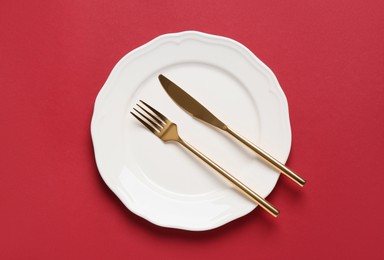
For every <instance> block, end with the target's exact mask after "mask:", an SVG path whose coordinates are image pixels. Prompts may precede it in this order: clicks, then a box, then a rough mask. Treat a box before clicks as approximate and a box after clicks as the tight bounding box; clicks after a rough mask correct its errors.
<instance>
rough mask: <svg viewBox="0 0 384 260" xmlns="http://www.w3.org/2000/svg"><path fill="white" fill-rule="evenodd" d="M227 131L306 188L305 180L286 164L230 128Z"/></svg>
mask: <svg viewBox="0 0 384 260" xmlns="http://www.w3.org/2000/svg"><path fill="white" fill-rule="evenodd" d="M225 131H227V132H228V133H229V134H230V135H232V136H233V137H235V138H236V139H237V140H239V141H240V142H242V143H243V144H245V145H246V146H248V147H249V148H251V149H252V150H253V151H254V152H256V153H257V154H258V155H259V156H260V157H261V158H263V159H264V160H265V161H266V162H268V163H269V164H270V165H272V166H273V167H275V168H276V169H277V170H279V171H280V172H282V173H283V174H284V175H285V176H287V177H288V178H290V179H291V180H293V181H294V182H296V183H297V184H299V185H300V186H301V187H303V186H304V184H305V182H306V181H305V180H304V179H303V178H301V177H300V176H299V175H297V174H296V173H294V172H293V171H291V170H290V169H288V168H287V167H286V166H285V165H284V164H282V163H281V162H279V161H278V160H276V159H275V158H273V157H272V156H271V155H269V154H268V153H267V152H265V151H264V150H262V149H261V148H259V147H257V146H256V145H255V144H253V143H251V142H250V141H249V140H247V139H246V138H244V137H242V136H241V135H239V134H238V133H236V132H235V131H233V130H232V129H230V128H229V127H227V128H226V129H225Z"/></svg>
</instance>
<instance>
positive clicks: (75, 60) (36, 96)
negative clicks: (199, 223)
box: [0, 0, 384, 259]
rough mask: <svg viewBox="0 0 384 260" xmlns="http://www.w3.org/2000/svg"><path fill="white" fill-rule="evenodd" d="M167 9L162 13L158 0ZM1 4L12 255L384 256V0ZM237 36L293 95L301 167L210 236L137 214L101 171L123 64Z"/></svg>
mask: <svg viewBox="0 0 384 260" xmlns="http://www.w3.org/2000/svg"><path fill="white" fill-rule="evenodd" d="M158 2H159V3H158ZM158 2H157V1H145V0H134V1H133V0H131V1H106V0H96V1H90V0H81V1H80V0H79V1H71V0H69V1H51V0H49V1H48V0H42V1H19V0H12V1H1V3H0V94H1V102H0V120H1V126H0V138H1V142H0V162H1V163H0V169H1V173H0V206H1V213H0V258H1V259H103V258H104V259H118V258H119V259H144V258H152V259H154V258H159V259H199V258H200V259H204V258H221V259H230V258H232V259H234V258H239V257H240V256H242V257H243V258H246V259H265V258H267V259H268V258H280V259H282V258H287V259H329V258H330V259H341V258H342V259H351V258H356V259H363V258H367V259H368V258H370V257H371V258H376V259H378V258H383V257H384V254H383V246H382V242H383V240H382V239H381V237H382V233H383V231H384V229H383V221H382V219H383V216H382V214H383V212H384V211H383V205H382V202H383V193H382V191H381V190H382V188H383V184H384V182H383V181H384V173H383V167H382V163H383V161H384V160H383V149H384V120H383V119H384V116H383V112H384V102H383V99H384V73H383V69H384V4H383V3H384V2H383V1H379V0H377V1H369V0H365V1H340V0H339V1H335V0H332V1H331V0H327V1H324V0H322V1H320V0H319V1H304V0H303V1H300V0H292V1H274V0H272V1H271V0H265V1H242V0H237V1H207V0H204V1H203V0H196V1H165V0H163V1H158ZM191 29H193V30H199V31H203V32H207V33H211V34H217V35H222V36H226V37H230V38H233V39H235V40H237V41H239V42H241V43H243V44H244V45H245V46H247V47H248V48H249V49H250V50H251V51H253V52H254V53H255V54H256V55H257V56H258V57H259V58H260V59H261V60H262V61H263V62H264V63H266V64H267V66H269V67H270V68H271V69H272V70H273V71H274V73H275V74H276V76H277V78H278V79H279V82H280V84H281V86H282V88H283V90H284V92H285V94H286V96H287V98H288V103H289V108H290V116H291V124H292V135H293V144H292V151H291V154H290V157H289V160H288V162H287V164H288V166H289V167H290V168H292V169H294V170H296V171H297V172H298V173H300V174H301V175H302V176H303V177H305V178H306V179H307V180H308V183H307V185H306V186H305V187H304V188H303V189H300V188H299V187H297V186H296V185H295V184H293V183H292V182H290V181H288V180H287V179H286V178H281V179H280V180H279V182H278V184H277V186H276V188H275V190H274V191H273V193H272V194H271V195H270V196H269V197H268V199H269V200H270V201H271V202H272V203H273V204H274V205H276V206H278V208H279V209H280V210H281V214H280V216H279V217H278V218H277V219H273V218H272V217H270V216H269V215H268V214H267V213H265V212H264V211H262V210H260V208H257V209H256V210H255V211H254V212H252V213H251V214H249V215H247V216H245V217H243V218H240V219H238V220H236V221H233V222H231V223H229V224H227V225H225V226H223V227H220V228H218V229H215V230H211V231H206V232H187V231H180V230H173V229H166V228H161V227H157V226H154V225H152V224H150V223H148V222H147V221H145V220H143V219H141V218H139V217H137V216H136V215H134V214H132V213H131V212H130V211H129V210H127V209H126V208H125V207H124V206H123V205H122V203H120V201H119V200H118V199H117V198H116V197H115V196H114V194H113V193H112V192H111V191H109V189H108V188H107V187H106V185H105V184H104V183H103V181H102V179H101V178H100V175H99V173H98V171H97V168H96V165H95V159H94V154H93V147H92V141H91V136H90V120H91V116H92V112H93V104H94V101H95V97H96V95H97V93H98V92H99V90H100V88H101V87H102V86H103V84H104V82H105V80H106V79H107V77H108V75H109V73H110V71H111V70H112V68H113V66H114V65H115V64H116V63H117V61H118V60H119V59H120V58H122V57H123V56H124V55H125V54H126V53H128V52H129V51H131V50H133V49H134V48H136V47H138V46H140V45H142V44H144V43H146V42H148V41H149V40H151V39H153V38H154V37H156V36H158V35H160V34H164V33H168V32H179V31H183V30H191Z"/></svg>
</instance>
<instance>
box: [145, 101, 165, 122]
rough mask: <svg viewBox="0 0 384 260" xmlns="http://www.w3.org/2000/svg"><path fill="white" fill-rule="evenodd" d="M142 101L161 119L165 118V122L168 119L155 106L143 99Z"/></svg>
mask: <svg viewBox="0 0 384 260" xmlns="http://www.w3.org/2000/svg"><path fill="white" fill-rule="evenodd" d="M140 102H141V103H143V104H144V105H145V106H146V107H148V108H149V109H150V110H151V111H152V112H153V113H155V114H156V115H157V116H158V117H160V119H161V120H163V121H164V122H166V121H167V120H168V119H167V118H166V117H165V116H164V115H163V114H161V113H160V112H159V111H157V110H156V109H154V108H153V107H151V106H150V105H148V104H147V103H145V102H144V101H143V100H140Z"/></svg>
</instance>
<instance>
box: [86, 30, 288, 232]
mask: <svg viewBox="0 0 384 260" xmlns="http://www.w3.org/2000/svg"><path fill="white" fill-rule="evenodd" d="M160 73H162V74H164V75H165V76H167V77H169V78H170V79H171V80H172V81H174V82H175V83H177V84H178V85H179V86H181V87H182V88H184V89H185V90H186V91H187V92H188V93H190V94H191V95H192V96H194V97H195V98H196V99H197V100H199V101H200V102H201V103H202V104H204V105H205V106H206V107H207V108H208V109H209V110H211V111H212V112H213V113H214V114H215V115H217V116H218V117H219V118H220V119H221V120H222V121H223V122H225V123H226V124H228V125H229V126H231V127H232V128H233V129H235V130H237V131H238V132H239V133H240V134H242V135H243V136H245V137H247V138H248V139H250V140H251V141H253V142H254V143H256V144H258V145H259V146H260V147H262V148H263V149H264V150H266V151H267V152H269V153H270V154H272V155H273V156H274V157H276V158H277V159H278V160H280V161H282V162H285V161H286V159H287V157H288V154H289V150H290V146H291V129H290V123H289V115H288V105H287V100H286V98H285V95H284V93H283V91H282V89H281V87H280V86H279V83H278V82H277V79H276V77H275V76H274V74H273V73H272V71H271V70H270V69H269V68H268V67H267V66H265V65H264V64H263V63H262V62H261V61H260V60H259V59H258V58H257V57H256V56H255V55H254V54H252V53H251V52H250V51H249V50H248V49H247V48H246V47H244V46H243V45H241V44H240V43H238V42H236V41H234V40H231V39H228V38H224V37H220V36H214V35H209V34H205V33H200V32H194V31H187V32H181V33H174V34H167V35H163V36H160V37H158V38H156V39H154V40H152V41H150V42H149V43H147V44H145V45H143V46H141V47H140V48H137V49H135V50H133V51H131V52H130V53H128V54H127V55H126V56H125V57H123V58H122V59H121V60H120V61H119V62H118V63H117V64H116V66H115V67H114V69H113V70H112V72H111V75H110V76H109V78H108V80H107V81H106V83H105V85H104V86H103V88H102V89H101V91H100V93H99V94H98V96H97V99H96V103H95V109H94V114H93V118H92V124H91V132H92V139H93V144H94V148H95V156H96V162H97V166H98V169H99V171H100V174H101V176H102V178H103V179H104V181H105V182H106V184H107V185H108V186H109V188H110V189H111V190H112V191H113V192H114V193H115V194H116V195H117V196H118V197H119V198H120V200H121V201H122V202H123V203H124V205H125V206H126V207H127V208H128V209H129V210H131V211H132V212H134V213H135V214H137V215H139V216H141V217H143V218H145V219H147V220H148V221H150V222H152V223H154V224H157V225H160V226H164V227H172V228H179V229H186V230H208V229H212V228H216V227H218V226H221V225H223V224H225V223H227V222H229V221H232V220H234V219H236V218H239V217H241V216H243V215H245V214H247V213H249V212H250V211H252V210H253V209H254V208H255V207H256V204H254V203H253V202H252V201H250V200H249V199H247V198H246V197H244V196H243V195H242V194H240V193H239V192H238V191H237V190H236V189H235V188H234V187H232V185H231V184H229V183H227V181H226V180H225V179H223V178H222V177H221V176H220V175H219V174H217V173H216V172H214V171H213V170H211V169H210V168H209V167H208V166H207V165H205V164H204V163H203V162H201V161H199V160H198V159H197V158H195V157H194V156H193V155H192V154H190V153H188V152H187V151H186V150H183V148H182V147H181V146H179V145H177V144H174V143H171V144H165V143H163V142H162V141H161V140H160V139H159V138H157V137H156V136H155V135H153V134H152V133H151V132H149V131H148V130H147V129H145V128H144V127H143V126H142V125H141V124H140V123H139V122H138V121H137V120H136V119H135V118H133V117H132V116H131V115H130V113H129V112H130V111H131V110H132V108H133V107H134V106H135V103H136V102H137V101H138V100H139V99H142V100H144V101H146V102H148V103H149V104H151V105H152V106H154V107H155V108H157V109H158V110H159V111H160V112H162V113H163V114H164V115H166V116H167V117H168V118H169V119H171V120H172V121H173V122H175V123H176V124H177V125H178V126H179V133H180V135H181V136H182V137H183V138H184V139H185V140H186V141H188V142H189V143H191V144H192V145H193V146H195V147H196V148H198V149H199V150H200V151H201V152H203V153H204V154H206V155H207V156H208V157H210V158H211V159H213V160H214V161H216V162H217V163H218V164H219V165H221V166H222V167H223V168H224V169H226V170H227V171H229V172H230V173H231V174H233V175H234V176H236V177H237V178H238V179H240V180H241V181H242V182H243V183H245V184H246V185H247V186H249V187H250V188H252V189H253V190H255V191H256V192H257V193H258V194H259V195H261V196H262V197H266V196H267V195H268V194H269V193H270V192H271V191H272V189H273V188H274V186H275V184H276V182H277V179H278V177H279V173H278V172H276V171H275V170H273V169H272V168H270V167H269V166H267V165H266V164H265V163H264V162H262V161H261V160H260V159H258V158H257V156H256V155H255V154H253V153H252V152H251V151H249V150H248V149H247V148H246V147H244V146H243V145H242V144H240V143H239V142H237V141H235V140H234V139H233V138H232V137H230V136H229V135H227V134H225V133H224V132H221V131H219V130H217V129H214V128H212V127H210V126H208V125H205V124H203V123H201V122H199V121H197V120H194V119H193V118H191V117H190V116H189V115H187V114H186V113H185V112H183V111H182V110H181V109H180V108H179V107H178V106H177V105H176V104H175V103H174V102H173V101H172V100H171V99H170V98H169V97H168V96H167V94H166V93H165V91H164V90H163V89H162V87H161V85H160V82H159V81H158V79H157V76H158V74H160ZM263 214H264V213H263ZM265 214H266V213H265Z"/></svg>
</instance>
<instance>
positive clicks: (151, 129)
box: [130, 109, 158, 134]
mask: <svg viewBox="0 0 384 260" xmlns="http://www.w3.org/2000/svg"><path fill="white" fill-rule="evenodd" d="M135 110H136V109H135ZM130 113H131V114H132V115H133V116H134V117H135V118H136V119H137V120H139V121H140V123H142V124H143V125H144V126H145V127H146V128H148V130H149V131H151V132H152V133H154V134H155V133H157V132H158V130H157V129H155V128H154V127H153V126H151V125H150V124H148V123H147V122H145V121H144V120H143V119H141V118H140V117H138V116H137V115H135V114H134V113H132V112H130Z"/></svg>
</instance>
